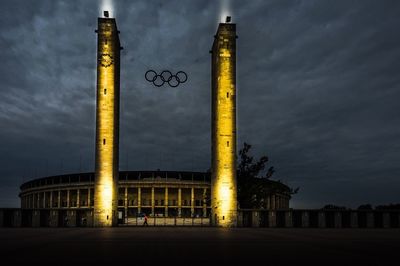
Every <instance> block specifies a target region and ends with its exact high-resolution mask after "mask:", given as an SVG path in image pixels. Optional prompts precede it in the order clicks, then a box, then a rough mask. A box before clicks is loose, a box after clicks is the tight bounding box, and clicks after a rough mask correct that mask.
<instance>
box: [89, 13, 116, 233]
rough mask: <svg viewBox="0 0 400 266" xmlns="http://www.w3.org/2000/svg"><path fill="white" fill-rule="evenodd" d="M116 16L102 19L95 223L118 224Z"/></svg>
mask: <svg viewBox="0 0 400 266" xmlns="http://www.w3.org/2000/svg"><path fill="white" fill-rule="evenodd" d="M117 34H118V33H117V28H116V24H115V20H114V19H99V28H98V62H97V107H96V108H97V110H96V170H95V171H96V176H95V190H94V225H95V226H112V225H115V224H116V211H117V203H116V191H117V180H118V123H119V122H118V121H119V83H118V82H119V77H118V76H117V75H119V69H118V68H119V65H118V64H119V49H120V45H119V41H118V35H117Z"/></svg>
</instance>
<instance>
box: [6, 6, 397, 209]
mask: <svg viewBox="0 0 400 266" xmlns="http://www.w3.org/2000/svg"><path fill="white" fill-rule="evenodd" d="M0 10H1V11H2V12H1V13H2V14H1V16H0V22H1V23H0V47H1V56H0V58H1V64H0V79H1V82H0V93H1V97H0V138H1V144H0V206H1V207H17V206H19V199H18V196H17V195H18V191H19V185H20V184H21V183H22V182H25V181H28V180H30V179H33V178H37V177H40V176H46V175H56V174H63V173H74V172H80V171H93V169H94V136H95V128H94V126H95V80H96V38H97V36H96V34H95V32H94V30H95V29H96V27H97V25H96V23H97V17H98V16H99V15H100V14H101V12H100V11H101V3H100V1H71V0H68V1H67V0H65V1H53V0H47V1H43V0H40V1H39V0H35V1H33V0H32V1H27V0H24V1H22V0H10V1H6V0H2V1H1V2H0ZM225 14H231V15H232V17H233V22H235V23H237V34H238V36H239V39H238V43H237V50H238V51H237V56H238V60H237V76H238V77H237V85H238V97H237V105H238V145H239V146H241V145H242V143H243V142H244V141H246V142H248V143H250V144H252V145H253V149H252V150H253V154H254V155H255V156H256V157H258V156H261V155H268V156H269V158H270V162H269V165H271V166H274V167H275V168H276V170H277V171H276V173H275V175H274V178H275V179H280V180H282V181H283V182H285V183H287V184H289V185H290V186H292V187H300V191H299V193H298V194H297V195H295V196H294V197H293V200H292V206H293V207H297V208H300V207H301V208H313V207H322V206H323V205H325V204H328V203H332V204H338V205H346V206H349V207H357V206H358V205H360V204H362V203H371V204H373V205H376V204H383V203H392V202H393V203H394V202H399V201H400V198H399V194H398V192H399V191H400V163H399V159H400V108H399V107H400V104H399V101H400V74H399V70H400V35H399V28H400V16H399V14H400V2H399V1H395V0H393V1H389V0H387V1H383V0H382V1H364V0H359V1H347V0H342V1H328V0H324V1H321V0H315V1H313V0H307V1H296V0H291V1H283V0H277V1H265V0H259V1H257V0H251V1H239V0H237V1H231V2H229V1H225V2H219V1H214V0H209V1H204V0H191V1H183V0H182V1H164V0H160V1H148V0H143V1H122V0H115V1H113V3H112V16H115V17H116V19H117V24H118V27H119V30H120V31H121V34H120V38H121V42H122V45H123V46H124V48H125V49H124V50H123V51H122V59H121V136H120V169H122V170H126V169H130V170H155V169H157V168H160V169H162V170H189V171H190V170H195V171H205V170H207V169H208V168H209V167H210V127H211V122H210V109H211V105H210V97H211V95H210V54H209V50H210V48H211V44H212V41H213V35H214V34H215V31H216V28H217V25H218V22H219V21H220V18H221V16H223V15H225ZM150 68H152V69H155V70H162V69H170V70H172V71H174V72H176V71H179V70H184V71H186V72H187V73H188V75H189V80H188V82H186V83H185V84H183V85H181V86H179V87H177V88H166V87H162V88H156V87H153V86H151V85H150V84H149V83H148V82H147V81H145V80H144V73H145V72H146V70H148V69H150Z"/></svg>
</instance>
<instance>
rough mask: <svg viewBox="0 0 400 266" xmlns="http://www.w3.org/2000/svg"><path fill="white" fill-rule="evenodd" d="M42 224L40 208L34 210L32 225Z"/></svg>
mask: <svg viewBox="0 0 400 266" xmlns="http://www.w3.org/2000/svg"><path fill="white" fill-rule="evenodd" d="M39 226H40V210H34V211H32V227H39Z"/></svg>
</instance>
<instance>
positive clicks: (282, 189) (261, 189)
mask: <svg viewBox="0 0 400 266" xmlns="http://www.w3.org/2000/svg"><path fill="white" fill-rule="evenodd" d="M250 149H251V145H250V144H248V143H246V142H245V143H244V144H243V148H242V149H240V151H239V160H240V161H239V162H238V167H237V186H238V201H239V205H240V208H242V209H245V208H262V207H265V199H266V198H267V197H268V196H270V195H272V194H275V193H282V194H287V195H288V196H290V195H293V194H296V193H297V192H298V191H299V188H296V189H293V188H289V187H288V186H286V185H284V184H283V183H282V182H280V181H273V180H270V178H271V176H272V175H273V174H274V172H275V169H274V167H273V166H271V167H269V169H268V170H267V172H266V174H265V175H261V176H260V173H261V172H262V171H263V170H264V169H265V167H266V164H267V162H268V157H267V156H262V157H261V158H260V159H259V160H258V161H255V159H254V157H253V156H250V155H249V151H250Z"/></svg>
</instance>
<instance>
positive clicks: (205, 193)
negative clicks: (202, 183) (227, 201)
mask: <svg viewBox="0 0 400 266" xmlns="http://www.w3.org/2000/svg"><path fill="white" fill-rule="evenodd" d="M206 198H207V189H206V188H205V189H204V190H203V217H207V201H206Z"/></svg>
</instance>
